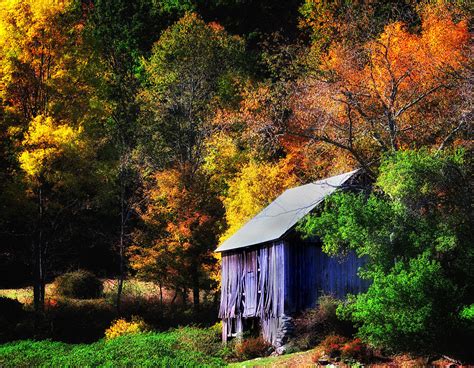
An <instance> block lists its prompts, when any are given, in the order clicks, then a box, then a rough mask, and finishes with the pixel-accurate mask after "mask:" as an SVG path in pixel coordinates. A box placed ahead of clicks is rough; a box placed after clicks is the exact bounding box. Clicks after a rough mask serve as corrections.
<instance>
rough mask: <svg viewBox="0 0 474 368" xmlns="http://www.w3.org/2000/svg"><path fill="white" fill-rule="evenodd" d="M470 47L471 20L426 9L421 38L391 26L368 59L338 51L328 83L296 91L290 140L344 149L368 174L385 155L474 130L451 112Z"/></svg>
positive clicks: (310, 81)
mask: <svg viewBox="0 0 474 368" xmlns="http://www.w3.org/2000/svg"><path fill="white" fill-rule="evenodd" d="M468 42H469V32H468V27H467V22H466V20H461V21H459V22H455V21H454V20H453V17H452V16H451V14H450V12H449V11H447V10H446V9H445V8H443V7H439V6H438V7H435V6H427V7H425V8H424V10H423V12H422V29H421V32H420V33H412V32H410V31H409V30H407V28H406V26H405V25H404V24H403V23H401V22H396V23H392V24H389V25H388V26H386V27H385V30H384V32H383V33H382V34H381V35H380V36H379V37H378V38H377V39H376V40H374V41H370V42H367V43H366V44H365V45H364V48H363V54H362V55H361V54H358V53H356V52H353V51H351V50H350V49H348V48H347V47H345V46H344V45H343V44H340V43H336V44H334V45H333V46H332V47H331V48H330V50H329V52H328V53H327V54H326V55H325V57H324V58H323V61H322V65H323V67H322V69H323V70H322V75H323V78H306V79H305V80H302V81H300V83H299V84H298V86H297V88H296V90H295V93H294V94H293V98H292V110H293V116H292V118H291V119H290V122H289V124H288V125H287V126H286V127H285V128H286V129H287V130H286V133H287V134H289V135H294V136H296V137H300V138H303V139H306V140H307V141H310V142H324V143H327V144H330V145H332V146H335V147H337V148H339V149H342V150H344V151H346V152H348V153H349V154H350V155H351V156H352V157H353V158H355V159H356V160H357V161H358V162H359V163H360V164H361V165H362V166H365V167H366V168H368V166H369V163H370V162H371V161H373V160H376V159H377V157H378V156H379V154H380V153H381V152H386V151H390V150H398V149H401V148H408V147H420V146H425V145H428V146H432V145H440V144H443V142H444V141H445V140H446V139H447V138H448V137H451V135H452V134H453V132H457V131H459V130H460V129H462V128H463V127H466V126H467V125H468V124H467V122H468V119H465V118H463V119H456V118H455V117H458V115H456V114H454V111H453V109H452V107H453V106H457V104H456V101H460V100H463V98H462V97H461V93H462V91H461V89H462V88H461V85H462V83H460V81H462V80H463V79H464V77H465V73H466V71H467V70H468V68H467V64H468V62H469V58H468V57H467V51H468ZM447 101H450V102H449V103H447ZM464 101H465V99H464ZM453 117H454V118H453Z"/></svg>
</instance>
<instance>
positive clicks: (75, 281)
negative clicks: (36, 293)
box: [54, 270, 103, 299]
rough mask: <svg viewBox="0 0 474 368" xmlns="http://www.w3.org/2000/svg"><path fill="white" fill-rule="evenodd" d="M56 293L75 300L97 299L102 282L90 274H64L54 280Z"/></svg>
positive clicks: (87, 272) (84, 272) (78, 272)
mask: <svg viewBox="0 0 474 368" xmlns="http://www.w3.org/2000/svg"><path fill="white" fill-rule="evenodd" d="M54 285H55V287H56V292H57V293H58V294H59V295H61V296H65V297H69V298H76V299H92V298H98V297H100V296H101V294H102V290H103V286H102V281H101V280H100V279H99V278H97V277H96V276H95V275H94V274H93V273H92V272H89V271H84V270H78V271H73V272H68V273H65V274H63V275H61V276H58V277H57V278H56V280H54Z"/></svg>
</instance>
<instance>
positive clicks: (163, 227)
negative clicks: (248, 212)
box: [130, 169, 223, 307]
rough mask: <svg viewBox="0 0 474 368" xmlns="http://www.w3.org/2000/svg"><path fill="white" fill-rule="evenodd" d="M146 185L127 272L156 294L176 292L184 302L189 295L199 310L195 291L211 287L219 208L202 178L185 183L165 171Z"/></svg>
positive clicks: (180, 175) (175, 172)
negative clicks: (149, 285)
mask: <svg viewBox="0 0 474 368" xmlns="http://www.w3.org/2000/svg"><path fill="white" fill-rule="evenodd" d="M149 183H150V184H149V186H148V189H147V190H146V193H145V195H146V197H147V198H148V201H147V205H146V206H143V208H141V209H138V211H139V213H140V215H141V220H142V225H141V226H140V227H138V228H137V230H136V231H135V232H134V239H133V240H134V241H133V245H132V247H131V248H130V254H131V263H132V267H133V268H134V269H135V270H136V271H137V272H138V274H139V276H141V277H144V278H146V279H149V280H153V281H157V282H158V284H159V286H160V291H161V290H162V288H163V287H167V288H172V289H174V290H176V292H178V291H180V292H181V293H182V295H183V302H184V303H186V299H187V294H188V290H192V291H193V301H194V306H195V307H198V305H199V292H200V290H211V289H212V288H213V286H214V285H213V282H214V281H213V280H212V279H211V276H212V275H213V274H215V272H216V264H217V260H216V258H215V257H214V255H213V250H214V245H215V244H216V243H217V234H218V232H219V228H220V227H221V226H222V225H221V218H222V214H223V208H222V204H221V202H220V201H219V199H218V198H217V196H216V195H215V193H213V192H212V190H211V188H210V187H209V180H208V179H207V178H206V177H204V176H203V174H202V173H201V174H196V175H195V176H194V177H193V181H191V182H187V178H186V177H183V173H182V172H180V171H178V170H175V169H171V170H165V171H160V172H158V173H156V174H155V175H154V177H153V180H151V181H150V182H149ZM161 300H162V298H161Z"/></svg>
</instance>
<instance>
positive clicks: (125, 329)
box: [105, 316, 148, 340]
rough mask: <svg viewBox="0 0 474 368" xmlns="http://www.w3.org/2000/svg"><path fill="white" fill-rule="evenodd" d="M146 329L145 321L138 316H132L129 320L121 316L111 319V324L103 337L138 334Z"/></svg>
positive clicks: (107, 338)
mask: <svg viewBox="0 0 474 368" xmlns="http://www.w3.org/2000/svg"><path fill="white" fill-rule="evenodd" d="M147 330H148V326H147V325H146V323H145V321H143V320H142V319H141V318H139V317H136V316H134V317H132V320H131V321H130V322H129V321H127V320H125V319H123V318H121V319H117V320H115V321H113V322H112V325H111V326H110V327H109V328H108V329H107V330H105V339H106V340H111V339H115V338H116V337H119V336H123V335H133V334H139V333H142V332H146V331H147Z"/></svg>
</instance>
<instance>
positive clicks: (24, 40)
mask: <svg viewBox="0 0 474 368" xmlns="http://www.w3.org/2000/svg"><path fill="white" fill-rule="evenodd" d="M76 5H77V4H75V3H74V2H71V1H64V2H56V1H47V0H45V1H34V2H33V1H27V0H24V1H23V0H22V1H5V2H3V3H2V7H1V8H0V34H1V37H0V79H1V87H2V88H1V89H0V99H1V101H2V111H3V114H2V121H3V122H7V124H8V129H6V130H5V131H3V132H2V134H3V135H4V138H5V140H6V141H8V142H10V143H9V144H10V146H9V147H10V149H9V153H8V154H9V155H10V157H9V162H10V165H11V169H12V171H11V172H12V173H15V172H16V173H17V175H18V176H19V177H20V178H21V179H23V181H24V186H22V187H24V188H25V191H26V192H25V193H24V194H23V196H22V198H24V200H25V201H31V202H32V203H34V205H33V206H32V207H34V208H35V210H34V213H35V215H34V216H32V221H33V224H32V225H31V226H29V232H30V237H31V243H32V248H33V253H34V257H33V258H34V262H33V263H34V267H33V269H34V272H33V274H34V305H35V311H36V312H37V314H38V315H39V314H40V312H41V311H42V309H43V303H44V283H45V279H46V274H45V268H44V266H45V264H46V260H45V257H46V254H47V253H46V249H47V248H48V247H49V248H51V247H52V245H50V244H52V243H54V242H56V241H57V239H54V238H53V237H52V236H51V234H52V232H54V230H55V229H57V228H58V226H59V225H58V223H59V222H58V221H56V220H55V218H56V219H57V218H58V216H60V215H59V214H60V213H61V212H62V211H63V210H64V209H65V208H69V207H71V206H72V205H73V204H72V203H69V202H68V200H66V199H65V197H64V196H63V195H65V193H66V192H69V191H70V190H71V189H72V188H73V187H74V186H76V183H75V182H74V181H73V180H70V179H71V176H70V175H71V171H70V170H73V168H77V166H76V164H77V162H78V161H80V159H79V158H80V157H82V154H77V152H75V156H74V155H71V154H69V153H71V152H72V147H74V146H75V145H76V143H77V142H78V136H79V135H80V132H81V128H80V125H81V122H82V121H83V120H84V117H85V116H90V115H89V111H88V112H87V113H86V114H85V113H84V109H85V106H87V105H88V102H87V97H86V96H87V91H88V87H87V84H86V83H85V82H84V79H83V78H82V76H83V74H84V70H85V66H86V65H87V61H86V58H85V57H83V55H84V54H83V53H82V52H83V48H82V46H81V40H82V28H83V21H84V19H83V17H82V13H81V12H80V8H78V7H77V6H76ZM66 105H67V108H65V106H66ZM90 111H93V109H91V110H90ZM85 152H87V150H84V153H85ZM18 166H19V168H21V169H22V171H23V173H24V175H23V174H21V171H15V170H17V168H18ZM14 181H15V180H13V182H14ZM53 193H54V195H53ZM58 196H60V197H61V196H63V197H62V199H61V200H59V201H57V202H56V201H55V199H53V197H55V198H56V199H58ZM76 202H77V201H76ZM53 203H54V204H53ZM28 217H29V216H28V215H26V214H25V220H27V218H28Z"/></svg>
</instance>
